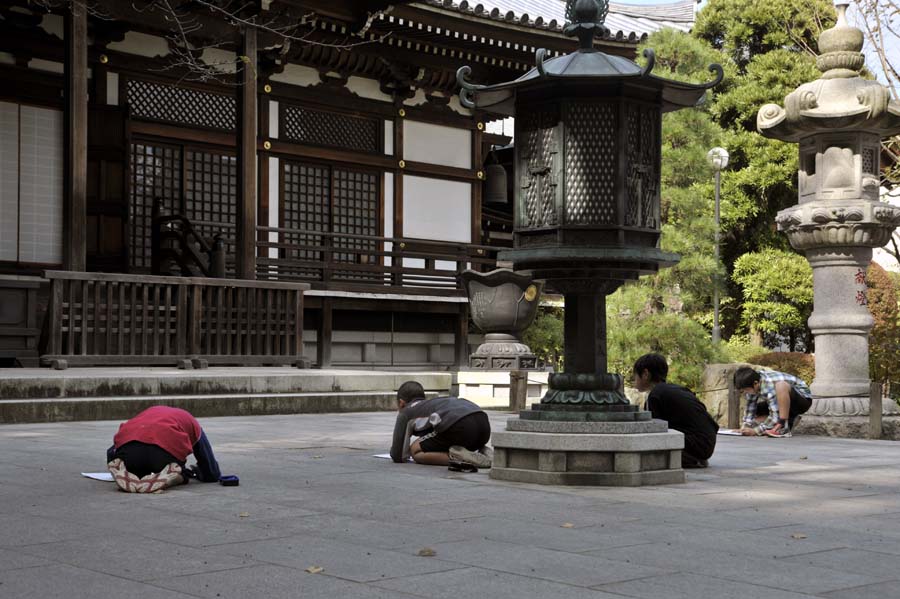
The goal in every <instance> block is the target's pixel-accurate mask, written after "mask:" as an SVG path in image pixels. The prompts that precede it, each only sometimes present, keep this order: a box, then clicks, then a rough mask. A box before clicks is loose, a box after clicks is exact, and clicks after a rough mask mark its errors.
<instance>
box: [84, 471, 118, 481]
mask: <svg viewBox="0 0 900 599" xmlns="http://www.w3.org/2000/svg"><path fill="white" fill-rule="evenodd" d="M81 476H84V477H86V478H92V479H94V480H103V481H106V482H108V483H111V482H113V475H112V474H111V473H109V472H82V473H81Z"/></svg>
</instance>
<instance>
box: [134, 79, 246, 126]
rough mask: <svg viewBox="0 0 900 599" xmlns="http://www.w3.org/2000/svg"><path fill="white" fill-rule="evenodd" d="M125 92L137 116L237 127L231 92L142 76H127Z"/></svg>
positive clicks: (199, 124)
mask: <svg viewBox="0 0 900 599" xmlns="http://www.w3.org/2000/svg"><path fill="white" fill-rule="evenodd" d="M125 94H126V98H127V101H128V106H129V108H130V109H131V114H132V115H134V116H135V117H138V118H142V119H147V120H151V121H161V122H164V123H176V124H179V125H190V126H195V127H203V128H206V129H219V130H222V131H234V130H235V127H236V123H237V101H236V100H235V98H234V97H233V96H230V95H225V94H217V93H212V92H205V91H200V90H196V89H189V88H185V87H177V86H174V85H166V84H162V83H154V82H152V81H143V80H141V79H128V81H127V82H126V84H125Z"/></svg>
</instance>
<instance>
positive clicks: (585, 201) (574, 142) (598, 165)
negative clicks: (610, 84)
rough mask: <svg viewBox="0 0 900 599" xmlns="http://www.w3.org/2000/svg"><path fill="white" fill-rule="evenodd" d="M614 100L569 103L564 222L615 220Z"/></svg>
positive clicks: (578, 222) (607, 221) (613, 222)
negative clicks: (604, 102)
mask: <svg viewBox="0 0 900 599" xmlns="http://www.w3.org/2000/svg"><path fill="white" fill-rule="evenodd" d="M617 121H618V118H617V107H616V105H614V104H599V103H594V102H590V103H588V102H582V103H576V104H572V105H571V106H570V107H569V110H568V114H567V115H566V161H567V163H566V223H567V224H576V225H604V224H615V222H616V195H615V176H616V131H618V123H617Z"/></svg>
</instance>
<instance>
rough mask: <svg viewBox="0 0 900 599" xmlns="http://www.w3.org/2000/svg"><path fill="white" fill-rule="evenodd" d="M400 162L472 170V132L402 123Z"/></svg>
mask: <svg viewBox="0 0 900 599" xmlns="http://www.w3.org/2000/svg"><path fill="white" fill-rule="evenodd" d="M403 159H404V160H413V161H415V162H427V163H428V164H442V165H447V166H455V167H458V168H472V132H471V131H469V130H468V129H458V128H455V127H446V126H444V125H433V124H431V123H423V122H421V121H411V120H404V121H403Z"/></svg>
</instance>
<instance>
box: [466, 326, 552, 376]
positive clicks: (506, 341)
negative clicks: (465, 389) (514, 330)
mask: <svg viewBox="0 0 900 599" xmlns="http://www.w3.org/2000/svg"><path fill="white" fill-rule="evenodd" d="M537 367H538V363H537V357H536V356H535V355H534V354H533V353H531V349H530V348H529V347H528V346H527V345H525V344H524V343H522V342H521V341H519V340H518V339H517V338H516V337H515V336H514V335H508V334H505V333H488V334H487V335H485V337H484V343H482V344H481V345H479V346H478V349H477V350H475V353H473V354H472V355H471V356H469V368H471V369H473V370H536V369H537Z"/></svg>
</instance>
